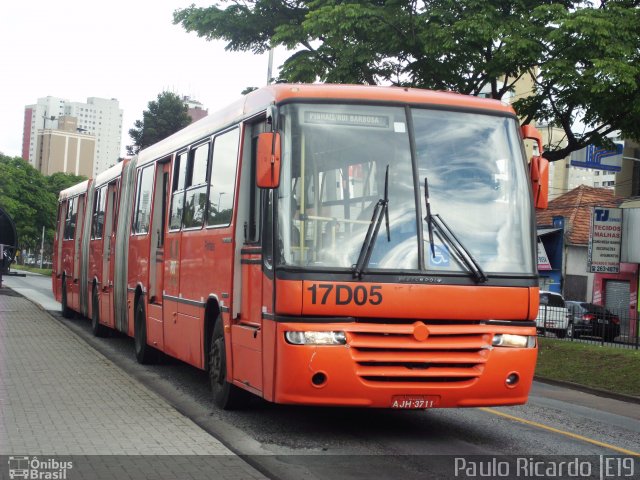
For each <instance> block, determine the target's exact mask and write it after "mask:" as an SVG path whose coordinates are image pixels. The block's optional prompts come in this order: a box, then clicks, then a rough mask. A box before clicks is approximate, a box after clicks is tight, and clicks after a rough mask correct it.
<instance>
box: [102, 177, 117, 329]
mask: <svg viewBox="0 0 640 480" xmlns="http://www.w3.org/2000/svg"><path fill="white" fill-rule="evenodd" d="M117 188H118V187H117V182H112V183H110V184H109V186H108V187H107V202H106V209H105V221H104V235H103V236H102V239H103V242H104V244H103V255H102V268H101V276H100V278H101V282H102V283H101V287H102V295H101V297H102V301H101V302H100V318H101V319H102V321H103V322H104V323H105V324H106V325H108V326H109V327H111V328H115V322H114V315H113V271H114V259H115V255H114V253H115V251H114V249H115V244H116V205H117V203H116V196H117Z"/></svg>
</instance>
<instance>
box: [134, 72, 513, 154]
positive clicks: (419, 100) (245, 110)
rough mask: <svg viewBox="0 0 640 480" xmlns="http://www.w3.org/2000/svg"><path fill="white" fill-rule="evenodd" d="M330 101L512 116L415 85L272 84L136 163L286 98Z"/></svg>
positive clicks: (500, 107) (498, 106) (499, 105)
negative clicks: (460, 109) (407, 86)
mask: <svg viewBox="0 0 640 480" xmlns="http://www.w3.org/2000/svg"><path fill="white" fill-rule="evenodd" d="M305 100H309V101H318V100H323V101H327V102H330V101H332V100H336V101H340V102H344V101H354V102H363V103H378V102H381V103H389V104H402V105H407V104H408V105H424V106H429V105H432V106H449V107H452V108H466V109H478V110H484V111H487V110H489V111H495V112H502V113H504V114H512V115H514V114H515V113H514V111H513V109H512V108H511V106H509V105H508V104H506V103H503V102H501V101H499V100H489V99H484V98H479V97H474V96H469V95H461V94H458V93H453V92H436V91H431V90H422V89H418V88H404V87H380V86H368V85H337V84H282V83H280V84H275V85H268V86H266V87H263V88H260V89H258V90H255V91H253V92H251V93H249V94H248V95H246V96H244V97H242V98H241V99H239V100H237V101H236V102H234V103H232V104H231V105H229V106H227V107H226V108H224V109H222V110H220V111H218V112H216V113H213V114H211V115H208V116H206V117H204V118H202V119H201V120H198V121H197V122H194V123H192V124H191V125H189V126H187V127H186V128H184V129H182V130H180V131H179V132H177V133H174V134H173V135H171V136H170V137H167V138H165V139H164V140H162V141H160V142H158V143H156V144H154V145H151V146H149V147H147V148H145V149H144V150H141V151H140V152H139V153H138V166H140V165H144V164H146V163H149V162H151V161H153V160H156V159H158V158H162V157H165V156H167V155H170V154H172V153H174V152H175V151H177V150H178V149H180V148H182V147H184V146H186V145H190V144H192V143H193V142H196V141H198V140H200V139H202V138H205V137H206V136H208V135H210V134H212V133H213V132H216V131H218V130H221V129H223V128H225V127H227V126H231V125H233V124H235V123H238V122H240V121H241V120H243V119H244V118H248V117H251V116H253V115H256V114H258V113H260V112H261V111H263V110H265V109H266V108H267V106H269V105H273V104H280V103H286V102H289V101H305Z"/></svg>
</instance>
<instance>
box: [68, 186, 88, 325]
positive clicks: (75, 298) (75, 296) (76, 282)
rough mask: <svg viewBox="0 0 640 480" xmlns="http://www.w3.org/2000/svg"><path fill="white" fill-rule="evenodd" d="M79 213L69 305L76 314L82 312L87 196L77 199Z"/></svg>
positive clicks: (77, 216)
mask: <svg viewBox="0 0 640 480" xmlns="http://www.w3.org/2000/svg"><path fill="white" fill-rule="evenodd" d="M76 200H77V202H78V211H77V215H76V226H75V234H74V239H73V241H74V249H73V252H74V254H73V284H72V293H71V297H70V301H69V305H70V306H71V308H72V309H73V310H75V311H76V312H79V311H80V258H81V257H80V251H81V248H80V246H81V240H82V234H83V231H84V209H85V206H86V205H85V204H86V195H85V194H82V195H80V196H79V197H78V198H77V199H76Z"/></svg>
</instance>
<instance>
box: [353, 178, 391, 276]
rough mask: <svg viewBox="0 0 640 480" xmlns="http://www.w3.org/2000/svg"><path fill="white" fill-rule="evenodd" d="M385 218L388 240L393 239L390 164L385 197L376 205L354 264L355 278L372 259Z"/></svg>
mask: <svg viewBox="0 0 640 480" xmlns="http://www.w3.org/2000/svg"><path fill="white" fill-rule="evenodd" d="M383 218H384V219H385V226H386V228H387V242H390V241H391V231H390V230H389V165H387V170H386V172H385V174H384V197H383V198H381V199H380V200H378V202H377V203H376V206H375V207H374V209H373V215H371V222H370V223H369V228H368V229H367V234H366V235H365V237H364V242H363V243H362V248H361V249H360V255H358V262H357V263H356V264H355V265H354V266H353V278H362V272H363V271H364V269H365V268H367V265H369V260H370V259H371V254H372V253H373V247H374V246H375V243H376V239H377V238H378V232H379V231H380V225H382V219H383Z"/></svg>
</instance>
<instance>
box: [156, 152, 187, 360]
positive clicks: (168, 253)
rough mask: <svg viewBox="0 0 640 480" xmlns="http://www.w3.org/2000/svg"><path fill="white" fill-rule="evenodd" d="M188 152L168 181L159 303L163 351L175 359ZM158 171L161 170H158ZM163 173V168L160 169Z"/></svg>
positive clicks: (177, 158)
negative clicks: (174, 343)
mask: <svg viewBox="0 0 640 480" xmlns="http://www.w3.org/2000/svg"><path fill="white" fill-rule="evenodd" d="M187 157H188V152H186V151H185V152H182V153H179V154H177V155H176V156H175V159H174V161H173V174H172V176H171V181H170V186H171V189H170V196H169V199H168V201H169V215H168V218H167V228H166V233H165V239H164V244H163V258H164V261H163V265H162V266H163V278H162V284H163V288H164V293H163V299H162V320H163V322H162V329H163V337H162V338H163V350H164V352H166V353H167V354H169V355H171V356H174V357H177V351H176V350H175V349H174V348H173V346H172V336H171V335H179V334H180V332H176V331H175V330H176V328H175V326H176V324H177V321H178V318H177V317H178V301H179V300H180V269H181V267H180V243H181V241H182V231H181V230H180V229H181V228H182V215H183V210H184V195H185V192H184V188H185V184H186V174H187ZM159 170H160V169H159ZM161 170H163V171H164V167H163V168H162V169H161Z"/></svg>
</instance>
